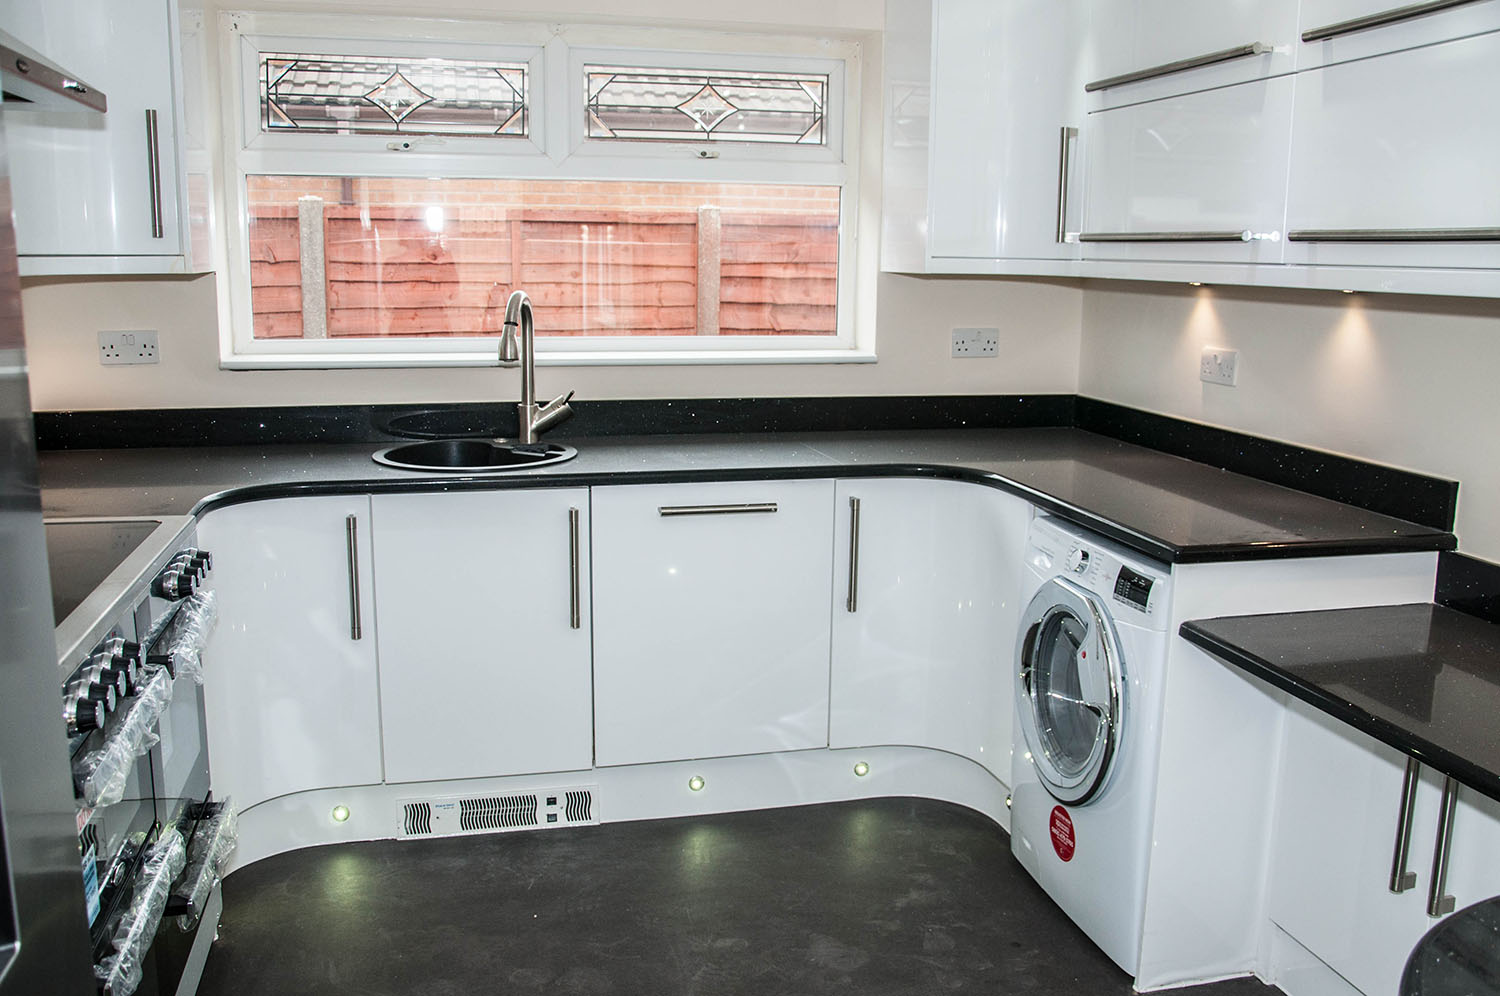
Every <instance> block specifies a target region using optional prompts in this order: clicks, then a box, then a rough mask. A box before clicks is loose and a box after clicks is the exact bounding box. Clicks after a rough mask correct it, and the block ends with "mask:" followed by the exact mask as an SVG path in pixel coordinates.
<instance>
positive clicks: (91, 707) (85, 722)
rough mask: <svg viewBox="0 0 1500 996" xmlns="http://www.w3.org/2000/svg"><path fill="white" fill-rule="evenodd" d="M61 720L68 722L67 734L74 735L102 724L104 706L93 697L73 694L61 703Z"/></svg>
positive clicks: (86, 731) (94, 728) (97, 727)
mask: <svg viewBox="0 0 1500 996" xmlns="http://www.w3.org/2000/svg"><path fill="white" fill-rule="evenodd" d="M63 720H64V721H65V722H66V723H67V724H68V736H70V737H76V736H78V735H79V734H80V733H88V732H90V731H91V730H97V729H99V727H101V726H103V725H104V707H103V706H101V705H100V704H99V703H98V702H95V701H94V700H93V699H86V698H81V697H76V696H75V697H73V698H70V699H68V701H67V702H65V703H64V704H63Z"/></svg>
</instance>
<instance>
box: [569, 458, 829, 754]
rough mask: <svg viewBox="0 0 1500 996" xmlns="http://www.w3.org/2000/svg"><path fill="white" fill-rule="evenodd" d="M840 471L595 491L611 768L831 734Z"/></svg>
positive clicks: (773, 747) (597, 729) (602, 698)
mask: <svg viewBox="0 0 1500 996" xmlns="http://www.w3.org/2000/svg"><path fill="white" fill-rule="evenodd" d="M833 506H834V485H833V482H832V481H766V482H753V483H733V484H665V485H638V486H623V487H603V488H595V489H593V545H594V546H593V576H594V724H595V726H594V736H595V752H596V759H597V762H598V763H599V764H601V765H616V764H634V763H641V762H649V761H667V760H677V759H686V758H696V757H720V756H729V755H736V754H753V753H760V752H766V751H782V750H796V749H803V748H814V747H826V746H827V744H828V660H829V657H828V655H829V614H828V607H829V598H830V591H831V587H832V584H831V576H832V567H831V564H830V562H829V554H830V551H831V550H832V548H833Z"/></svg>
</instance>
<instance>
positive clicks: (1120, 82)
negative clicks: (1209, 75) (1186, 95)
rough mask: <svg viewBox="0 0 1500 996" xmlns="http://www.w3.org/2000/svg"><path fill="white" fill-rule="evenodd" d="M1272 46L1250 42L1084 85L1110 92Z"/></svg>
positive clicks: (1087, 89)
mask: <svg viewBox="0 0 1500 996" xmlns="http://www.w3.org/2000/svg"><path fill="white" fill-rule="evenodd" d="M1272 50H1273V49H1272V46H1270V45H1267V44H1266V43H1265V42H1250V43H1249V44H1248V45H1236V46H1235V47H1234V48H1226V49H1224V50H1222V51H1219V52H1210V53H1208V54H1207V55H1195V56H1193V57H1192V58H1191V59H1178V60H1177V61H1176V62H1166V63H1163V64H1161V65H1160V66H1152V67H1151V68H1149V69H1137V70H1136V71H1135V72H1133V73H1124V74H1122V75H1120V76H1111V77H1109V78H1108V79H1102V80H1095V81H1094V82H1092V83H1086V84H1084V87H1083V89H1084V91H1085V92H1086V93H1093V92H1094V91H1095V90H1108V89H1109V88H1110V87H1112V86H1124V85H1125V84H1127V83H1141V82H1143V81H1145V80H1154V79H1156V78H1158V77H1161V76H1171V75H1172V74H1173V73H1185V72H1187V71H1188V70H1189V69H1202V68H1203V67H1204V66H1217V65H1218V64H1219V63H1221V62H1232V61H1234V60H1235V59H1243V58H1245V57H1246V56H1250V55H1265V54H1266V53H1267V52H1270V51H1272Z"/></svg>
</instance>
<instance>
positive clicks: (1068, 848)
mask: <svg viewBox="0 0 1500 996" xmlns="http://www.w3.org/2000/svg"><path fill="white" fill-rule="evenodd" d="M1047 829H1048V831H1049V832H1050V833H1051V835H1052V849H1053V850H1054V851H1056V852H1057V856H1058V857H1059V858H1062V859H1063V860H1064V861H1072V860H1073V851H1074V850H1075V849H1076V848H1077V845H1078V842H1077V841H1076V840H1075V839H1074V837H1073V817H1071V816H1069V815H1068V811H1067V810H1066V809H1064V808H1062V807H1061V806H1053V807H1052V819H1050V820H1048V821H1047Z"/></svg>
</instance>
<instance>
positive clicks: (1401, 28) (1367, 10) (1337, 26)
mask: <svg viewBox="0 0 1500 996" xmlns="http://www.w3.org/2000/svg"><path fill="white" fill-rule="evenodd" d="M1421 6H1422V5H1420V4H1413V3H1410V2H1409V0H1302V3H1301V9H1300V11H1299V21H1300V23H1299V24H1298V35H1299V40H1300V44H1299V47H1298V51H1297V68H1298V69H1299V70H1300V69H1315V68H1317V67H1318V66H1327V65H1332V64H1333V63H1336V62H1348V61H1349V60H1351V59H1366V58H1369V57H1370V56H1372V55H1380V54H1382V53H1384V52H1395V51H1399V50H1401V49H1406V48H1415V47H1417V46H1419V45H1431V44H1434V43H1436V42H1444V41H1451V40H1452V39H1454V38H1464V37H1467V36H1469V35H1476V34H1482V33H1484V32H1486V31H1496V30H1500V0H1468V2H1466V3H1458V4H1455V5H1452V6H1447V7H1443V8H1439V9H1436V10H1429V11H1428V12H1426V13H1415V12H1414V11H1413V8H1419V7H1421ZM1372 20H1373V21H1376V22H1378V23H1373V24H1372V23H1371V22H1372ZM1304 39H1305V40H1304Z"/></svg>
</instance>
